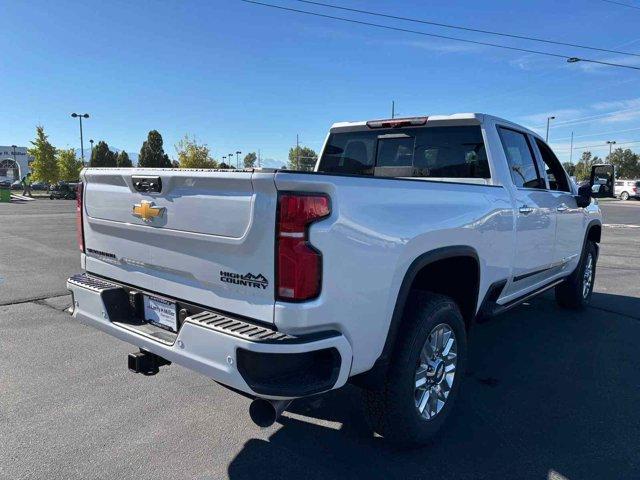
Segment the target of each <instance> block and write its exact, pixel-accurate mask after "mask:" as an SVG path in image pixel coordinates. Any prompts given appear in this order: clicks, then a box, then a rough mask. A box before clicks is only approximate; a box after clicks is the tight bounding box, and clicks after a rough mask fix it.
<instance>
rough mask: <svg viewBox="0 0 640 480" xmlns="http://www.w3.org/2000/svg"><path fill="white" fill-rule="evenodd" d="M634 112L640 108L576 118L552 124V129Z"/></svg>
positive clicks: (539, 127)
mask: <svg viewBox="0 0 640 480" xmlns="http://www.w3.org/2000/svg"><path fill="white" fill-rule="evenodd" d="M636 111H640V106H636V107H630V108H623V109H621V110H613V111H611V112H607V113H599V114H597V115H589V116H586V117H578V118H574V119H573V120H565V121H563V122H553V127H554V128H559V127H566V126H570V125H576V124H578V123H589V122H590V121H591V120H597V119H601V118H606V117H610V116H611V115H616V114H618V113H630V112H636ZM530 128H531V129H532V130H539V129H541V128H545V126H544V125H537V126H535V127H530Z"/></svg>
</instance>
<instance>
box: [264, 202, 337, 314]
mask: <svg viewBox="0 0 640 480" xmlns="http://www.w3.org/2000/svg"><path fill="white" fill-rule="evenodd" d="M330 213H331V206H330V204H329V197H327V196H326V195H323V194H314V193H312V194H307V193H283V194H281V195H280V196H279V197H278V219H277V225H276V241H277V245H276V252H277V258H276V288H277V290H276V297H277V298H278V299H279V300H285V301H289V302H300V301H304V300H311V299H313V298H316V297H317V296H318V295H319V294H320V287H321V285H322V254H321V253H320V252H319V251H318V250H316V249H315V248H313V246H312V245H311V243H309V225H310V224H312V223H313V222H316V221H318V220H320V219H321V218H325V217H327V216H329V214H330Z"/></svg>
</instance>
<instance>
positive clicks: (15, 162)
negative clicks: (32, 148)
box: [7, 145, 22, 180]
mask: <svg viewBox="0 0 640 480" xmlns="http://www.w3.org/2000/svg"><path fill="white" fill-rule="evenodd" d="M16 148H18V146H17V145H11V149H12V150H13V164H14V165H15V166H14V167H13V168H14V170H13V173H12V175H15V174H16V170H17V171H18V178H17V180H20V174H21V173H22V172H20V168H19V167H18V162H17V161H16ZM7 173H8V172H7ZM7 176H9V175H7Z"/></svg>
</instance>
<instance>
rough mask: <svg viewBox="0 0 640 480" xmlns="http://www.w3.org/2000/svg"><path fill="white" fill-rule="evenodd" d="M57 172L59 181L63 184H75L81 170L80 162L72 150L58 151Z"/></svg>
mask: <svg viewBox="0 0 640 480" xmlns="http://www.w3.org/2000/svg"><path fill="white" fill-rule="evenodd" d="M57 156H58V159H57V161H58V172H59V178H60V180H64V181H65V182H75V181H77V180H78V179H79V178H80V170H82V161H81V160H78V158H77V157H76V152H75V150H74V149H73V148H69V149H68V150H58V152H57Z"/></svg>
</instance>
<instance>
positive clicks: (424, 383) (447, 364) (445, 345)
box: [414, 323, 457, 420]
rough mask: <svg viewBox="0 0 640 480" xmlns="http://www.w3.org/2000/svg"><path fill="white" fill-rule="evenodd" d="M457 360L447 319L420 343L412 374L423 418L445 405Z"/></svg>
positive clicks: (415, 393) (418, 407) (432, 414)
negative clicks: (422, 343)
mask: <svg viewBox="0 0 640 480" xmlns="http://www.w3.org/2000/svg"><path fill="white" fill-rule="evenodd" d="M456 363H457V342H456V334H455V333H454V332H453V330H452V329H451V327H450V326H449V325H447V324H446V323H441V324H439V325H436V326H435V327H433V329H432V330H431V332H430V333H429V335H428V336H427V341H426V342H425V344H424V346H423V347H422V351H421V352H420V359H419V360H418V366H417V368H416V374H415V391H414V396H415V402H416V408H417V409H418V412H420V415H422V417H423V418H425V419H426V420H430V419H432V418H433V417H435V416H436V415H437V414H438V413H440V411H441V410H442V407H444V404H445V403H446V401H447V397H448V396H449V393H450V392H451V387H452V386H453V379H454V378H455V375H456Z"/></svg>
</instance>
